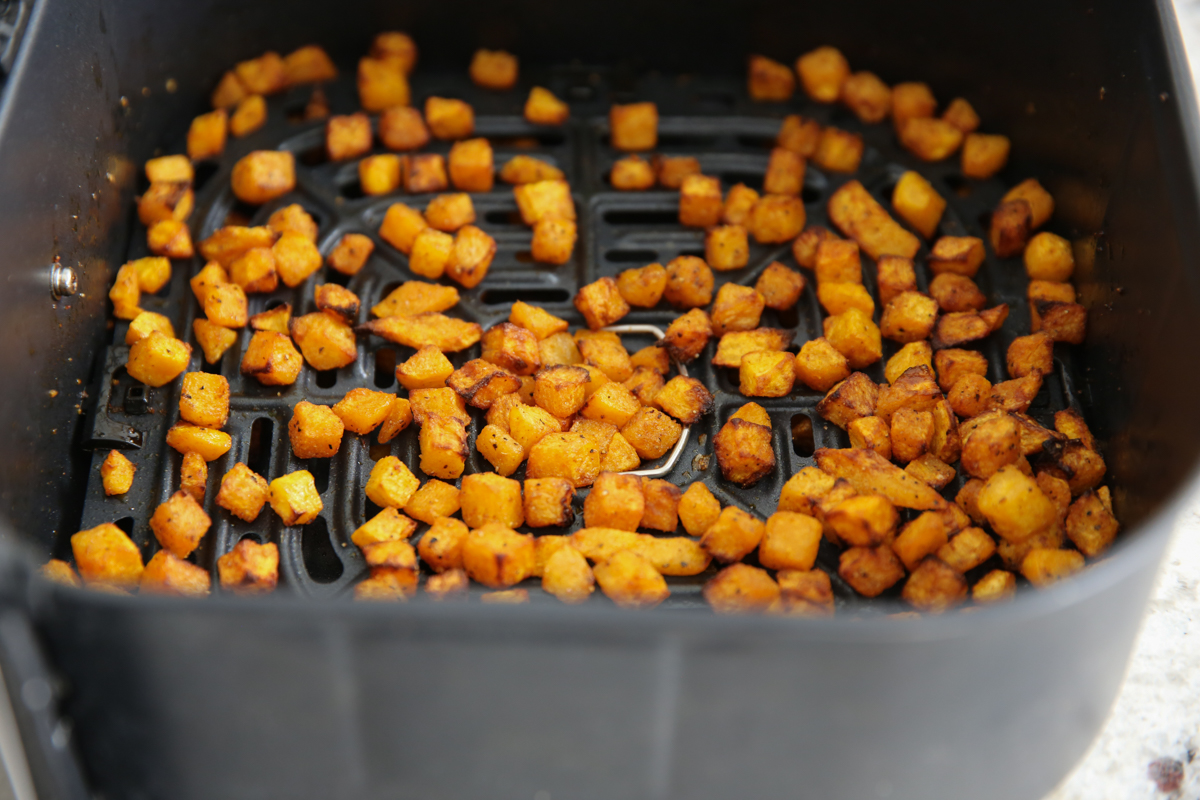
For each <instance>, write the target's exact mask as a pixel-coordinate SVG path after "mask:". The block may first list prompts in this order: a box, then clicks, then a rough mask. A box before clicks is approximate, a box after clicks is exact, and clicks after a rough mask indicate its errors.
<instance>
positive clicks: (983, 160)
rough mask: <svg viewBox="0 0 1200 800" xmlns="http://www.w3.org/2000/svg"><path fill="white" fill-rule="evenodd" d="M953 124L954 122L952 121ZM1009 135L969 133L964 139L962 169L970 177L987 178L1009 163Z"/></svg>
mask: <svg viewBox="0 0 1200 800" xmlns="http://www.w3.org/2000/svg"><path fill="white" fill-rule="evenodd" d="M950 124H953V123H950ZM1009 147H1010V143H1009V140H1008V137H1007V136H1000V135H996V134H985V133H968V134H967V137H966V139H965V140H964V141H963V151H962V171H963V175H966V176H967V177H968V178H976V179H977V180H987V179H988V178H990V177H992V176H993V175H995V174H996V173H997V172H999V171H1000V170H1002V169H1004V165H1005V164H1006V163H1008V151H1009Z"/></svg>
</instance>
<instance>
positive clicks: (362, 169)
mask: <svg viewBox="0 0 1200 800" xmlns="http://www.w3.org/2000/svg"><path fill="white" fill-rule="evenodd" d="M403 171H404V170H403V164H402V163H401V161H400V157H399V156H396V155H392V154H391V153H384V154H382V155H377V156H367V157H366V158H364V159H363V160H362V161H359V162H358V185H359V186H360V187H361V188H362V191H363V194H365V195H369V196H371V197H377V196H379V195H382V194H391V193H392V192H394V191H396V190H397V189H399V188H400V180H401V177H402V174H403Z"/></svg>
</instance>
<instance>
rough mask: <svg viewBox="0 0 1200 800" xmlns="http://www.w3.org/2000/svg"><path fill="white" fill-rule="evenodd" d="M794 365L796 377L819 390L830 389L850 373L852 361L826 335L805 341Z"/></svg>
mask: <svg viewBox="0 0 1200 800" xmlns="http://www.w3.org/2000/svg"><path fill="white" fill-rule="evenodd" d="M881 346H882V345H881ZM794 367H795V370H796V377H797V378H799V379H800V380H801V381H802V382H803V383H804V384H805V385H807V386H808V387H809V388H811V389H815V390H816V391H818V392H826V391H829V389H830V388H832V387H833V386H834V385H836V384H837V383H839V382H840V381H843V380H845V379H846V378H847V377H848V376H849V375H850V362H849V361H848V360H847V359H846V357H845V356H844V355H842V354H841V353H840V352H838V350H837V348H835V347H834V346H833V345H832V344H830V342H829V340H828V339H826V338H824V337H821V338H819V339H812V340H810V341H807V342H805V343H804V345H803V346H802V347H801V348H800V352H799V353H797V354H796V358H795V361H794Z"/></svg>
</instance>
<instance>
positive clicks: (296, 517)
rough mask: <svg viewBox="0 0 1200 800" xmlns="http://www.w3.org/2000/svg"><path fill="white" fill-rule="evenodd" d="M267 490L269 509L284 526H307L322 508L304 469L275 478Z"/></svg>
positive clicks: (313, 485)
mask: <svg viewBox="0 0 1200 800" xmlns="http://www.w3.org/2000/svg"><path fill="white" fill-rule="evenodd" d="M269 489H270V502H271V509H272V510H273V511H274V512H275V513H276V514H278V515H279V518H280V519H281V520H283V524H284V525H288V526H294V525H307V524H308V523H310V522H312V521H313V520H314V519H316V518H317V515H318V514H320V513H321V509H323V508H324V504H323V503H322V502H321V495H320V494H318V493H317V484H316V482H315V481H314V480H313V476H312V473H311V472H309V471H308V470H306V469H301V470H297V471H295V472H289V473H288V474H287V475H282V476H280V477H278V478H276V479H275V480H273V481H271V483H270V486H269ZM356 544H357V542H356Z"/></svg>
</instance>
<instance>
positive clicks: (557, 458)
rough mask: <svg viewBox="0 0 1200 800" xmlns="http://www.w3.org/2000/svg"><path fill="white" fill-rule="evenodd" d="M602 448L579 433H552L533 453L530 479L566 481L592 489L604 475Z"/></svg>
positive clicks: (532, 450) (527, 470)
mask: <svg viewBox="0 0 1200 800" xmlns="http://www.w3.org/2000/svg"><path fill="white" fill-rule="evenodd" d="M600 458H601V456H600V448H599V447H597V446H596V444H595V443H594V442H593V441H592V440H590V439H589V438H588V437H586V436H584V435H583V434H579V433H551V434H547V435H546V436H544V437H542V439H541V441H539V442H538V443H537V444H536V445H534V446H533V448H532V449H531V450H530V451H529V458H528V461H527V463H526V465H525V475H526V477H527V478H555V477H557V478H565V479H567V480H568V481H570V482H571V485H572V486H574V487H575V488H579V487H581V486H590V485H591V484H592V482H593V481H594V480H595V479H596V475H598V474H599V473H600Z"/></svg>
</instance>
